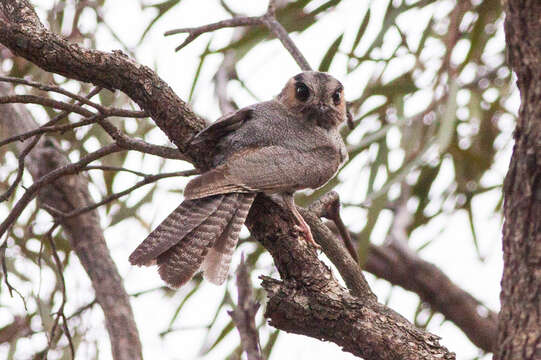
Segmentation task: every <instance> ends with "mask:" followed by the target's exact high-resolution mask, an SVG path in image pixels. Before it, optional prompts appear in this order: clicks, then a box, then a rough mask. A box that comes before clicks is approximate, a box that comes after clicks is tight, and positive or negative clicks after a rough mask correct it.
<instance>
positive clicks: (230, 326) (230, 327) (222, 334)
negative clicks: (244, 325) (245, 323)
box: [202, 321, 235, 355]
mask: <svg viewBox="0 0 541 360" xmlns="http://www.w3.org/2000/svg"><path fill="white" fill-rule="evenodd" d="M234 328H235V324H233V321H229V322H228V323H227V325H226V326H225V327H224V328H223V329H222V331H221V332H220V335H218V337H217V338H216V340H215V341H214V343H213V344H212V345H211V346H210V347H209V348H208V349H207V350H205V351H204V353H203V354H202V355H204V354H208V353H209V352H211V351H212V349H214V348H215V347H216V346H217V345H218V344H219V343H220V342H221V341H222V340H223V339H224V338H225V337H226V336H227V334H229V333H230V332H231V330H233V329H234Z"/></svg>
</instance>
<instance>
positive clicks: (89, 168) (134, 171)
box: [83, 165, 150, 176]
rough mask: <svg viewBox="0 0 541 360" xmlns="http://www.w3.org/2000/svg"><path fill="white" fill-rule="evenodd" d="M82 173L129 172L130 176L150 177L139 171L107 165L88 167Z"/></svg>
mask: <svg viewBox="0 0 541 360" xmlns="http://www.w3.org/2000/svg"><path fill="white" fill-rule="evenodd" d="M83 170H84V171H88V170H103V171H124V172H129V173H131V174H134V175H137V176H150V175H149V174H145V173H143V172H140V171H136V170H131V169H126V168H123V167H120V166H107V165H89V166H87V167H85V168H84V169H83Z"/></svg>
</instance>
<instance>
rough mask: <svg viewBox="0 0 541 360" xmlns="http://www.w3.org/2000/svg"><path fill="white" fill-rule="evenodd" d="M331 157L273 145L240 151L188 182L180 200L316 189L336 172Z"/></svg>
mask: <svg viewBox="0 0 541 360" xmlns="http://www.w3.org/2000/svg"><path fill="white" fill-rule="evenodd" d="M335 157H336V154H335V151H334V150H333V149H331V148H330V147H320V148H315V149H311V150H309V151H301V150H295V149H288V148H284V147H281V146H276V145H273V146H265V147H261V148H248V149H244V150H242V151H239V152H238V153H236V154H234V155H232V156H231V157H230V158H228V159H227V160H226V162H225V163H224V164H222V165H220V166H218V167H217V168H215V169H213V170H210V171H208V172H206V173H203V174H201V175H200V176H198V177H196V178H195V179H193V180H192V181H190V182H189V183H188V185H187V186H186V189H185V190H184V196H185V197H186V198H187V199H198V198H202V197H206V196H210V195H216V194H224V193H231V192H254V191H257V192H281V191H294V190H297V189H304V188H316V187H319V186H321V185H323V184H324V183H325V182H326V181H327V180H328V179H330V178H331V177H332V175H333V174H334V172H335V171H336V168H333V162H336V160H334V158H335ZM337 165H338V163H337Z"/></svg>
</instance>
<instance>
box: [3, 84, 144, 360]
mask: <svg viewBox="0 0 541 360" xmlns="http://www.w3.org/2000/svg"><path fill="white" fill-rule="evenodd" d="M9 93H11V91H10V87H9V86H8V85H7V84H2V83H0V96H2V95H8V94H9ZM0 112H1V114H2V116H1V117H0V130H1V131H0V133H1V134H2V135H3V136H4V135H5V137H9V136H12V135H16V134H19V133H24V132H26V131H29V130H32V129H34V128H36V127H37V124H36V123H35V122H34V119H33V118H32V115H31V114H30V113H29V112H28V110H27V109H26V108H25V107H24V106H23V105H21V104H6V105H0ZM30 142H32V140H30V139H29V140H26V141H25V142H18V143H17V148H18V149H19V151H18V152H21V151H22V149H24V148H25V147H26V146H27V145H28V143H30ZM68 163H69V161H68V160H67V158H66V156H65V155H64V154H63V153H62V152H61V151H60V150H59V149H58V147H57V146H56V144H55V143H53V142H52V141H50V140H47V139H46V138H45V139H41V140H40V141H39V142H38V143H37V144H36V146H35V147H34V149H33V150H32V151H31V152H30V153H29V155H28V157H27V159H26V166H27V168H28V169H29V171H30V173H31V174H32V177H33V178H34V179H39V178H40V177H41V176H43V175H45V174H47V173H49V172H51V171H53V170H54V169H56V168H58V167H61V166H64V165H66V164H68ZM38 199H39V201H40V203H41V204H44V205H48V206H50V207H53V208H55V209H57V210H61V211H64V212H69V211H71V210H74V209H77V208H81V207H85V206H88V205H91V204H92V203H93V201H92V198H91V197H90V194H89V192H88V182H87V180H86V178H85V176H84V175H82V174H80V175H71V176H66V177H63V178H60V179H58V180H57V181H56V182H54V183H53V184H51V185H49V186H47V187H45V188H43V189H42V190H41V191H40V193H39V197H38ZM52 215H53V214H52ZM53 216H54V215H53ZM57 221H58V222H59V223H60V224H61V225H62V227H63V229H64V230H65V232H66V234H67V237H68V239H69V241H70V245H71V247H72V249H73V251H74V252H75V253H76V254H77V256H78V258H79V261H80V262H81V265H82V266H83V267H84V269H85V271H86V272H87V274H88V276H89V277H90V281H91V282H92V286H93V288H94V291H95V296H96V302H97V303H98V304H99V305H100V306H101V308H102V310H103V314H104V318H105V325H106V327H107V331H108V333H109V336H110V340H111V350H112V352H113V358H114V359H115V360H120V359H122V360H137V359H142V351H141V342H140V341H139V334H138V331H137V326H136V325H135V320H134V318H133V312H132V309H131V305H130V299H129V297H128V295H127V294H126V291H125V289H124V285H123V283H122V278H121V277H120V274H119V273H118V270H117V268H116V265H115V263H114V262H113V259H112V258H111V255H110V254H109V249H108V248H107V244H106V243H105V238H104V236H103V230H102V229H101V226H100V221H99V216H98V212H97V211H96V210H93V211H89V212H87V213H84V214H82V215H79V216H75V217H73V218H69V219H57Z"/></svg>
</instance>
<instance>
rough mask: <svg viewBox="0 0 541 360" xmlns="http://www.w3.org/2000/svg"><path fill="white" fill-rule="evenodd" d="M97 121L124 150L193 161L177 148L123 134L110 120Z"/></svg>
mask: <svg viewBox="0 0 541 360" xmlns="http://www.w3.org/2000/svg"><path fill="white" fill-rule="evenodd" d="M98 122H99V124H100V125H101V127H102V128H103V129H104V130H105V131H106V132H107V134H109V136H111V138H112V139H113V140H115V142H116V143H117V144H118V145H119V146H121V147H123V148H124V149H126V150H137V151H141V152H144V153H147V154H152V155H157V156H161V157H163V158H167V159H177V160H184V161H189V162H193V159H191V158H190V157H189V156H188V155H186V154H183V153H181V152H180V151H179V150H177V149H173V148H169V147H166V146H160V145H153V144H149V143H147V142H146V141H143V140H139V139H132V138H130V137H129V136H127V135H126V134H124V133H123V132H122V131H120V130H119V129H118V128H117V127H116V126H114V125H113V124H111V122H109V121H107V120H105V119H100V120H99V121H98Z"/></svg>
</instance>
